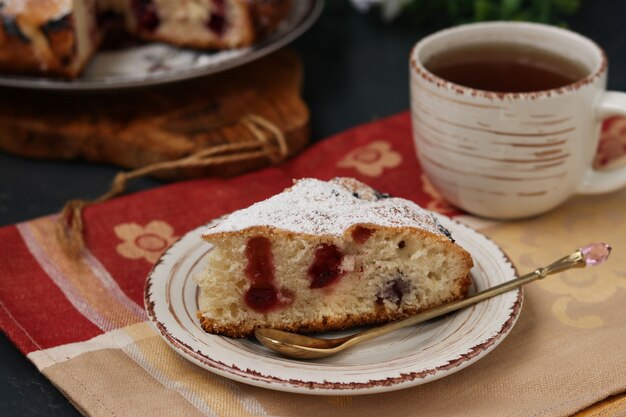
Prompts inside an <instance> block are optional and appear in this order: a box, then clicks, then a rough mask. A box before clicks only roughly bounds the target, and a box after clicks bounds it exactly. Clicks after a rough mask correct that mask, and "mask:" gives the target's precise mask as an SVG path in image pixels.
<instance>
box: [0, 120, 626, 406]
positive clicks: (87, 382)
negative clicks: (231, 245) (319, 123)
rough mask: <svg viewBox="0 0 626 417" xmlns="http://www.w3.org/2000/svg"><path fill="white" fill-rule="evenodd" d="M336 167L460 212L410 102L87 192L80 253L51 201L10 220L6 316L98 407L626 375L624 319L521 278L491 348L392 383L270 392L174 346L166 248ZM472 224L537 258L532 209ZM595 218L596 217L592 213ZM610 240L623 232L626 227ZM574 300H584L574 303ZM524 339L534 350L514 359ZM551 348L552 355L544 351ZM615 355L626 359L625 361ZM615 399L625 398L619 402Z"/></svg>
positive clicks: (621, 380) (541, 390)
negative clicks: (202, 164)
mask: <svg viewBox="0 0 626 417" xmlns="http://www.w3.org/2000/svg"><path fill="white" fill-rule="evenodd" d="M619 126H621V127H619ZM623 126H626V122H625V121H624V120H621V119H620V120H617V119H615V120H611V121H610V122H609V123H608V124H607V128H606V130H605V131H606V132H607V135H606V138H605V140H604V141H603V142H602V144H601V153H600V156H599V157H598V161H597V162H598V164H601V165H606V164H608V163H610V160H611V158H612V157H613V156H614V155H617V154H620V152H622V153H624V144H625V143H626V132H625V131H624V127H623ZM616 132H617V133H616ZM609 137H611V138H612V139H610V138H609ZM609 141H612V142H610V143H609ZM620 141H621V142H620ZM615 143H621V145H616V144H615ZM614 149H618V151H614ZM619 149H621V151H619ZM335 176H352V177H356V178H358V179H360V180H362V181H364V182H366V183H368V184H370V185H371V186H373V187H374V188H377V189H379V190H381V191H384V192H387V193H390V194H392V195H395V196H398V197H404V198H408V199H411V200H414V201H416V202H417V203H419V204H420V205H422V206H424V207H427V208H429V209H432V210H436V211H439V212H443V213H446V214H448V215H458V214H461V213H459V212H458V211H456V210H454V209H452V208H451V207H449V206H448V205H447V204H446V202H445V201H444V200H443V199H442V198H441V197H440V196H439V194H438V193H437V191H436V190H435V189H434V188H433V187H432V186H431V184H430V183H429V182H428V180H427V179H426V178H425V176H424V175H422V173H421V170H420V167H419V165H418V163H417V161H416V158H415V152H414V149H413V143H412V140H411V129H410V117H409V114H408V113H403V114H400V115H397V116H394V117H391V118H388V119H385V120H382V121H378V122H374V123H370V124H368V125H364V126H360V127H358V128H355V129H352V130H349V131H347V132H344V133H342V134H340V135H337V136H335V137H333V138H330V139H327V140H325V141H323V142H320V143H318V144H317V145H315V146H313V147H312V148H310V149H309V150H307V151H306V152H304V153H303V154H301V155H300V156H298V157H297V158H295V159H293V160H291V161H289V162H287V163H285V164H283V165H281V166H277V167H271V168H267V169H264V170H262V171H258V172H253V173H250V174H246V175H241V176H239V177H236V178H232V179H203V180H195V181H188V182H182V183H177V184H173V185H168V186H163V187H160V188H157V189H154V190H150V191H145V192H141V193H136V194H133V195H127V196H123V197H120V198H117V199H115V200H112V201H108V202H105V203H101V204H97V205H94V206H91V207H88V208H87V209H86V210H85V212H84V223H85V240H86V245H87V250H86V251H85V252H84V254H83V256H82V257H81V258H80V259H78V260H76V259H70V258H68V257H67V256H66V255H65V253H64V252H63V250H62V249H61V247H60V246H59V244H58V242H57V240H56V238H55V236H54V230H55V229H54V227H53V226H54V222H55V216H49V217H43V218H39V219H36V220H33V221H29V222H25V223H20V224H17V225H13V226H9V227H4V228H2V229H0V239H1V240H2V242H3V251H2V253H1V254H0V271H2V272H1V273H0V274H1V279H0V328H1V329H2V330H3V331H4V332H5V333H6V335H7V336H8V337H9V338H10V339H11V340H12V341H13V343H15V345H16V346H17V347H18V348H19V349H20V350H21V351H22V352H23V353H24V354H25V355H27V356H28V358H29V359H30V360H31V361H32V362H33V363H34V364H35V365H36V366H37V368H38V369H39V370H41V372H42V373H44V374H45V375H46V376H47V377H48V378H49V379H50V380H51V381H52V382H53V383H54V384H55V385H56V386H57V387H59V389H60V390H61V391H62V392H63V393H64V394H65V395H66V396H67V397H69V398H70V400H71V401H72V403H74V404H75V405H76V406H77V407H78V408H79V409H80V410H81V411H82V412H83V413H84V414H85V415H94V416H96V415H97V416H99V415H102V416H104V415H106V416H111V415H115V416H138V415H151V416H160V415H164V416H165V415H174V414H176V415H185V416H193V415H229V416H230V415H237V416H239V415H242V416H243V415H245V416H249V415H263V416H268V415H269V416H287V415H303V416H306V415H311V416H318V415H319V410H321V409H323V410H324V415H325V416H334V415H337V416H351V415H355V416H356V415H359V416H361V415H376V416H379V415H385V414H387V415H413V414H414V413H415V412H416V410H422V411H423V412H424V413H425V414H424V415H429V416H437V415H461V414H467V415H520V416H529V415H535V416H540V415H569V414H571V413H574V412H576V411H578V410H581V409H582V408H584V407H586V406H589V405H591V404H593V403H594V402H596V401H599V400H602V399H603V398H605V397H607V396H609V395H612V394H618V393H621V392H623V391H624V390H626V377H624V375H625V374H624V373H623V370H624V369H626V362H624V360H626V359H625V358H626V357H625V356H624V353H623V346H624V342H626V334H624V333H625V332H624V327H623V322H622V323H621V325H619V324H616V323H614V322H613V321H610V320H608V319H606V320H604V321H603V322H602V325H601V326H595V327H594V323H596V324H597V322H594V323H591V327H589V326H588V327H586V328H585V327H584V326H583V327H580V326H579V327H576V326H568V324H567V323H566V321H567V320H565V319H563V318H567V317H569V316H568V314H569V313H568V312H567V311H566V312H560V313H559V312H556V313H555V312H554V311H553V309H554V308H556V309H558V308H561V307H562V306H563V303H562V302H561V304H554V303H553V301H554V300H555V299H556V298H558V297H559V293H558V292H559V288H556V289H550V288H548V289H544V290H542V289H540V288H539V287H538V286H537V287H533V288H534V292H533V288H530V287H529V288H530V289H529V291H527V292H526V298H527V301H526V302H525V304H527V305H528V306H526V305H525V307H524V309H523V311H522V314H521V317H520V320H519V323H518V324H517V326H516V328H515V329H514V330H513V332H512V333H511V335H510V336H509V337H508V338H507V339H506V340H505V341H504V342H503V343H502V345H501V346H500V347H498V348H497V349H496V350H495V351H494V352H492V353H491V354H490V355H488V356H487V357H486V358H483V359H482V360H481V361H479V363H477V364H475V365H473V366H471V367H469V368H468V369H466V370H464V371H461V372H459V373H456V374H454V375H451V376H449V377H447V378H444V379H442V380H440V381H436V382H433V383H429V384H426V385H423V386H419V387H415V388H411V389H408V390H404V391H399V392H394V393H389V394H380V395H372V396H367V397H358V398H357V397H310V396H302V395H296V394H288V393H281V392H275V391H270V390H266V389H261V388H255V387H251V386H248V385H244V384H240V383H236V382H232V381H229V380H227V379H225V378H222V377H219V376H216V375H213V374H211V373H209V372H207V371H205V370H203V369H201V368H198V367H196V366H194V365H192V364H190V363H188V362H187V361H185V360H184V359H182V358H180V357H179V356H177V355H176V354H175V353H173V352H172V350H171V349H169V348H168V346H167V345H166V344H165V343H164V342H163V341H162V340H161V339H160V338H159V337H158V336H157V334H156V333H155V332H154V331H153V330H152V328H151V327H150V325H149V323H148V322H147V321H146V320H147V319H146V314H145V312H144V309H143V287H144V281H145V277H146V275H147V274H148V272H149V270H150V269H151V267H152V265H153V264H154V263H155V262H156V261H157V259H158V258H159V256H160V254H161V253H162V252H163V250H164V249H165V248H166V247H167V246H168V245H169V244H171V243H172V242H174V241H175V240H176V239H177V238H178V237H180V236H181V235H183V234H184V233H185V232H187V231H188V230H190V229H192V228H195V227H197V226H199V225H202V224H204V223H206V222H208V221H209V220H211V219H213V218H215V217H217V216H220V215H222V214H225V213H228V212H231V211H233V210H235V209H239V208H242V207H244V206H247V205H249V204H251V203H253V202H255V201H258V200H261V199H264V198H267V197H269V196H271V195H273V194H275V193H277V192H280V191H281V190H282V189H283V188H285V187H287V186H289V185H290V184H291V183H292V179H293V178H301V177H318V178H321V179H329V178H332V177H335ZM599 199H600V198H598V199H595V200H594V199H591V200H586V202H585V204H587V203H589V204H595V203H596V202H601V203H598V204H599V205H601V206H602V207H603V208H605V206H607V205H608V207H611V205H613V206H614V208H615V210H620V211H619V212H620V213H622V212H623V207H624V206H625V204H626V193H624V192H623V191H622V192H618V193H614V194H613V196H612V197H607V199H605V200H599ZM581 204H582V203H581ZM581 204H579V203H577V202H576V201H575V202H574V203H573V204H571V205H566V206H564V207H563V208H560V209H559V210H557V211H556V212H555V213H552V214H548V215H546V216H544V217H542V218H541V220H539V221H543V222H546V223H545V225H546V227H554V222H552V221H551V219H553V218H559V217H554V216H562V215H564V214H563V213H565V215H566V216H567V214H568V213H570V211H568V210H574V211H572V212H571V213H576V210H577V207H579V206H580V205H581ZM620 204H621V206H620ZM570 207H571V208H570ZM465 218H466V219H468V218H469V217H467V216H465ZM470 220H471V219H470ZM620 221H621V220H620ZM474 224H475V225H476V224H482V225H483V227H486V228H484V229H483V230H484V231H486V233H487V234H489V235H490V236H492V237H496V241H498V243H500V244H501V245H503V246H504V248H505V249H507V250H509V251H512V252H513V253H510V255H511V256H512V258H513V260H514V261H515V262H516V264H521V265H522V266H523V269H526V267H529V266H530V267H532V265H533V264H535V263H536V262H539V261H543V259H538V260H534V259H530V258H528V256H527V254H526V252H524V250H526V246H523V245H522V244H528V239H530V240H531V241H532V239H533V235H532V234H528V230H527V229H525V223H524V222H513V223H509V224H503V225H500V224H492V223H489V222H487V223H478V222H475V223H474ZM542 224H544V223H542ZM542 224H539V225H538V226H539V227H541V225H542ZM516 227H519V228H521V230H526V233H522V232H520V231H519V230H518V229H516ZM586 227H589V228H593V227H594V223H593V219H592V220H591V224H588V225H587V226H586ZM603 227H604V226H603ZM582 232H583V233H584V230H583V231H582ZM582 243H586V242H582ZM611 243H613V244H614V245H616V246H619V245H622V246H623V245H626V239H624V238H623V237H622V239H621V241H619V242H611ZM564 244H571V242H564ZM531 246H532V245H531ZM518 249H519V253H518V252H516V251H517V250H518ZM571 249H572V248H569V249H567V250H571ZM525 256H526V258H525ZM529 259H530V260H529ZM548 260H551V259H548ZM614 265H616V266H615V267H614V268H613V269H610V268H607V269H605V270H604V273H605V274H606V275H607V276H609V277H611V280H613V281H611V282H614V284H615V291H613V292H611V293H606V294H605V297H604V298H601V299H600V301H598V303H601V305H599V306H598V307H599V310H601V311H612V310H614V309H617V310H616V311H617V312H619V311H621V312H622V313H623V309H622V310H620V306H622V305H623V304H624V302H625V301H626V300H625V297H624V294H625V293H626V283H625V281H626V278H625V277H626V275H624V274H625V272H624V271H626V265H624V261H621V264H617V263H615V264H614ZM535 266H538V265H535ZM611 285H613V284H611ZM605 290H606V288H605ZM542 291H543V292H542ZM553 291H556V292H553ZM581 291H584V290H581ZM605 292H606V291H605ZM560 296H563V294H561V295H560ZM583 296H584V294H583ZM581 297H582V296H581ZM554 306H556V307H554ZM559 306H560V307H559ZM566 307H567V306H566ZM569 308H576V305H575V303H573V304H570V305H569ZM525 310H530V311H525ZM559 314H560V315H559ZM575 318H576V317H575ZM531 319H532V320H533V323H535V321H536V323H535V324H533V326H536V329H537V330H534V328H533V331H534V333H532V336H533V337H534V338H535V339H533V340H527V336H528V333H525V332H528V331H529V330H528V329H529V326H531V323H530V322H529V320H531ZM601 319H602V317H601ZM542 320H543V321H544V322H545V323H547V324H545V325H544V324H542ZM564 320H565V321H564ZM588 324H589V323H588ZM542 326H544V327H542ZM620 326H621V327H620ZM555 329H556V330H555ZM581 329H582V330H581ZM620 332H621V333H620ZM616 335H617V336H616ZM557 336H558V337H560V338H561V339H562V341H563V343H570V342H571V339H572V338H576V339H577V340H584V341H585V342H584V343H580V346H579V347H576V346H572V345H566V346H563V347H562V349H559V350H558V351H557V350H554V349H555V348H554V346H553V343H554V342H555V340H556V339H555V338H556V337H557ZM605 338H609V339H611V338H612V339H613V340H612V347H608V346H606V345H603V346H602V349H604V351H603V354H602V358H603V361H593V363H590V364H587V362H585V360H583V359H581V358H583V357H585V355H587V356H589V355H590V356H593V355H595V354H596V353H597V349H598V348H597V347H595V348H594V345H593V344H592V343H590V340H594V339H595V340H604V339H605ZM620 340H621V342H620ZM620 343H621V344H620ZM542 346H543V347H542ZM520 352H521V353H523V355H521V356H522V357H523V359H524V360H525V361H526V362H520V361H519V359H520V357H521V356H520ZM612 354H614V356H613V357H611V355H612ZM620 355H621V357H620ZM552 356H558V360H557V361H556V362H554V361H552V360H550V361H544V360H540V359H541V358H548V359H549V358H551V357H552ZM620 361H621V362H620ZM551 362H554V363H556V364H557V365H558V366H559V367H558V368H557V367H556V365H550V363H551ZM620 363H621V364H622V365H623V366H622V367H621V370H622V371H621V373H620V372H617V371H615V370H616V369H618V370H619V369H620V368H619V367H618V365H619V364H620ZM546 364H547V365H546ZM577 365H579V366H578V367H577ZM580 366H583V367H582V368H580ZM580 369H582V370H580ZM579 370H580V372H579ZM570 371H571V372H570ZM572 378H574V379H575V380H579V379H582V381H581V386H583V387H585V388H584V390H585V395H580V393H578V392H575V391H571V392H570V391H568V389H569V388H568V387H569V385H568V383H567V382H568V381H571V380H572ZM568 379H569V380H568ZM583 382H584V383H583ZM533 384H536V385H535V386H536V387H538V388H537V389H533ZM512 399H514V400H512ZM611 404H612V405H611V407H620V404H621V406H623V405H624V401H613V402H611ZM615 404H617V406H615Z"/></svg>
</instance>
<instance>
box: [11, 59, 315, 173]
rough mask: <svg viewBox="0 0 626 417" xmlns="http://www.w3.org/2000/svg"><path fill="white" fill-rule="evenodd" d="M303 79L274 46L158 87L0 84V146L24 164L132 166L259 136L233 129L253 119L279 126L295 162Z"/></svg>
mask: <svg viewBox="0 0 626 417" xmlns="http://www.w3.org/2000/svg"><path fill="white" fill-rule="evenodd" d="M301 82H302V65H301V62H300V60H299V58H298V56H297V55H296V54H295V53H294V52H293V51H291V50H281V51H278V52H275V53H273V54H272V55H269V56H267V57H265V58H262V59H260V60H258V61H255V62H253V63H250V64H247V65H245V66H242V67H239V68H236V69H232V70H229V71H225V72H223V73H220V74H216V75H212V76H207V77H203V78H198V79H194V80H191V81H186V82H179V83H173V84H167V85H163V86H159V87H157V88H155V87H146V88H144V89H140V90H129V91H110V92H106V93H102V92H100V93H80V94H78V93H73V94H72V93H53V92H40V91H28V90H22V89H7V88H3V89H0V148H1V149H4V150H6V151H8V152H11V153H14V154H18V155H22V156H25V157H31V158H57V159H58V158H61V159H76V158H82V159H86V160H88V161H94V162H104V163H111V164H115V165H119V166H121V167H124V168H129V169H133V168H138V167H143V166H146V165H150V164H154V163H157V162H162V161H169V160H175V159H179V158H182V157H186V156H188V155H191V154H194V153H195V152H198V151H200V150H202V149H207V148H211V147H214V146H219V145H224V144H232V143H239V142H250V141H255V140H258V136H257V137H255V135H254V134H253V132H252V131H251V130H250V129H249V128H247V127H246V126H245V124H242V123H241V118H242V117H244V116H246V115H249V114H253V115H257V116H260V117H262V118H263V119H265V120H267V121H269V122H270V123H271V124H272V125H274V126H276V127H277V128H278V129H280V131H281V132H282V133H283V135H284V139H285V142H286V145H287V147H288V155H289V156H293V155H294V154H296V153H297V152H298V151H300V150H301V149H302V148H303V147H304V146H305V145H306V143H307V141H308V122H309V112H308V109H307V107H306V105H305V104H304V102H303V101H302V99H301V98H300V88H301ZM266 133H267V131H266ZM270 136H272V135H270ZM275 139H276V138H270V140H275ZM269 164H271V161H270V159H269V158H267V157H256V158H253V159H248V160H240V161H236V162H228V163H220V164H219V165H212V166H207V167H202V168H197V167H194V168H183V169H181V168H178V169H175V170H168V171H164V172H159V173H158V174H157V176H159V177H161V178H167V179H182V178H192V177H199V176H206V175H221V176H227V175H234V174H238V173H241V172H244V171H247V170H251V169H256V168H260V167H263V166H266V165H269Z"/></svg>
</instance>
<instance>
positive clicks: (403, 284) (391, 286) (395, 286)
mask: <svg viewBox="0 0 626 417" xmlns="http://www.w3.org/2000/svg"><path fill="white" fill-rule="evenodd" d="M410 291H411V284H409V282H408V281H407V280H406V279H405V277H404V275H403V274H402V273H399V274H398V275H397V276H396V277H395V278H393V279H391V280H389V281H387V282H386V283H385V284H384V286H383V287H382V288H381V289H380V290H379V291H378V293H377V294H376V302H377V303H378V304H383V302H384V300H387V301H390V302H392V303H395V304H397V305H400V303H401V302H402V298H403V297H404V296H405V295H406V294H408V293H409V292H410Z"/></svg>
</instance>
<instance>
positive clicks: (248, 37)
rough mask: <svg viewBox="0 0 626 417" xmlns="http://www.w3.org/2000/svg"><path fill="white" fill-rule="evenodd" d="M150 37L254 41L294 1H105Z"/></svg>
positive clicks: (231, 43)
mask: <svg viewBox="0 0 626 417" xmlns="http://www.w3.org/2000/svg"><path fill="white" fill-rule="evenodd" d="M105 1H107V2H109V3H110V4H111V5H112V9H114V10H117V11H118V12H121V13H123V14H124V15H125V16H126V23H127V26H128V29H129V31H130V32H131V33H133V34H136V35H138V36H140V37H142V38H143V39H146V40H156V41H162V42H167V43H172V44H175V45H179V46H188V47H193V48H201V49H225V48H235V47H240V46H248V45H250V44H252V42H253V41H255V40H256V39H257V38H258V37H259V36H261V35H263V34H265V33H268V32H270V31H271V30H273V29H274V27H275V26H276V25H278V23H279V22H280V20H281V19H282V18H283V17H284V16H285V15H286V13H287V11H288V9H289V4H290V0H252V1H250V0H186V1H180V0H105Z"/></svg>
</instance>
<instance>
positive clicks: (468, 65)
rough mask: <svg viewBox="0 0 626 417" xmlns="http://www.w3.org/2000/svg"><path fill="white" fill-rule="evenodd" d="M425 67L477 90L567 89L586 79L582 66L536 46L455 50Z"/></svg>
mask: <svg viewBox="0 0 626 417" xmlns="http://www.w3.org/2000/svg"><path fill="white" fill-rule="evenodd" d="M424 66H425V67H426V69H428V70H429V71H430V72H432V73H433V74H435V75H437V76H439V77H441V78H443V79H445V80H447V81H451V82H453V83H455V84H459V85H462V86H464V87H470V88H475V89H477V90H485V91H494V92H505V93H523V92H531V91H542V90H551V89H553V88H560V87H564V86H566V85H569V84H573V83H575V82H576V81H579V80H581V79H583V78H584V77H585V76H586V75H587V74H588V73H589V69H588V68H586V67H585V66H584V65H583V64H582V63H579V62H576V61H574V60H571V59H569V58H566V57H564V56H562V55H558V54H555V53H553V52H550V51H547V50H544V49H541V48H538V47H536V46H531V45H524V44H516V43H508V42H498V43H496V42H494V43H478V44H473V45H465V46H461V47H455V48H451V49H447V50H445V51H442V52H439V53H437V54H435V55H433V56H432V57H430V58H429V59H428V60H427V61H426V62H424Z"/></svg>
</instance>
